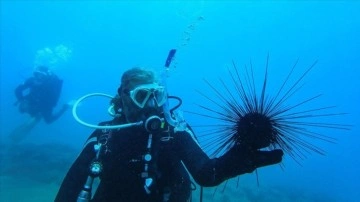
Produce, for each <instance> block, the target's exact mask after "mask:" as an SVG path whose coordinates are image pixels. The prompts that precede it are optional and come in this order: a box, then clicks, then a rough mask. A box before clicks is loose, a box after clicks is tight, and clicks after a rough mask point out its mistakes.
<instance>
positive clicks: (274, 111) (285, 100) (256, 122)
mask: <svg viewBox="0 0 360 202" xmlns="http://www.w3.org/2000/svg"><path fill="white" fill-rule="evenodd" d="M268 62H269V56H268V57H267V61H266V66H265V77H264V81H263V83H262V87H261V88H260V89H261V90H257V88H256V85H255V81H254V71H253V70H254V69H253V67H252V64H250V67H247V66H245V67H244V69H243V72H242V73H240V70H239V69H238V67H237V66H236V65H235V63H234V62H233V63H232V67H230V68H228V71H229V78H227V79H224V78H220V85H219V86H215V85H214V84H213V83H210V82H209V81H206V80H205V82H206V83H207V85H208V86H209V87H210V88H211V89H212V91H213V93H214V94H215V95H213V96H209V95H206V94H205V93H203V92H201V91H198V92H199V93H200V94H201V95H202V96H203V97H205V98H206V99H207V100H208V101H210V102H211V103H212V104H211V105H212V106H209V105H208V106H205V104H200V105H198V106H200V107H201V108H202V109H205V112H200V113H195V114H197V115H201V116H204V117H208V118H211V119H213V120H215V121H216V123H214V124H208V125H202V126H200V127H206V128H207V131H206V132H205V133H203V134H201V137H199V138H200V140H201V141H200V144H201V145H202V146H203V147H204V149H205V150H207V151H209V152H211V153H212V154H213V155H212V156H216V155H220V154H223V153H224V152H226V151H227V150H229V149H230V148H231V147H232V146H233V145H234V144H244V145H246V146H248V147H251V148H252V149H262V148H268V149H274V148H280V149H282V150H283V151H284V152H285V153H287V154H289V155H290V156H291V157H292V158H293V159H294V160H296V161H297V160H298V158H300V159H302V158H304V157H305V156H306V154H308V153H312V152H315V153H319V154H325V152H324V150H322V149H321V148H320V147H318V146H316V145H315V144H314V143H312V138H315V139H318V140H322V141H326V142H335V139H334V138H332V137H329V136H325V135H322V134H321V133H319V132H317V130H316V129H317V128H331V129H342V130H348V129H349V127H350V126H349V125H345V124H337V123H331V122H327V121H326V120H325V119H324V120H322V118H325V117H333V116H339V115H343V114H344V113H331V112H330V111H331V109H333V108H334V106H326V107H311V106H310V107H309V108H307V109H306V107H307V106H309V103H310V104H311V103H312V102H313V101H314V100H316V99H318V98H319V97H320V96H321V95H315V96H312V97H308V98H301V99H300V100H297V101H296V103H295V104H290V102H289V99H290V98H292V97H293V96H294V95H296V94H297V93H298V92H299V90H300V89H302V87H303V84H302V82H303V80H304V78H305V77H306V76H307V75H308V73H309V72H310V71H311V70H312V68H313V67H314V66H315V65H316V63H317V62H314V63H313V64H312V65H310V66H309V67H308V68H307V69H306V70H305V71H304V72H303V73H302V74H300V76H299V77H298V78H297V79H296V80H295V81H294V82H293V83H292V84H289V83H291V82H290V78H292V76H293V72H294V69H295V67H296V66H297V63H298V61H296V62H295V64H294V65H293V67H292V69H291V71H290V72H289V74H288V75H287V76H286V78H285V80H284V81H283V82H282V84H281V85H280V87H279V90H278V91H277V92H276V91H275V93H274V95H269V94H268V91H269V90H268ZM241 76H242V77H241ZM229 83H230V84H229ZM304 107H305V109H304ZM192 113H193V112H192ZM264 136H265V138H264Z"/></svg>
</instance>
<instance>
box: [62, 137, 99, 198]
mask: <svg viewBox="0 0 360 202" xmlns="http://www.w3.org/2000/svg"><path fill="white" fill-rule="evenodd" d="M96 133H97V131H95V132H94V133H93V135H92V136H95V134H96ZM92 136H91V137H92ZM95 143H96V142H95V141H93V142H90V143H87V144H86V146H85V148H84V149H83V151H82V152H81V154H80V155H79V156H78V158H77V159H76V161H75V162H74V163H73V165H72V166H71V168H70V169H69V171H68V173H67V174H66V176H65V178H64V180H63V182H62V184H61V187H60V189H59V192H58V193H57V195H56V198H55V202H68V201H76V200H77V197H78V195H79V193H80V191H81V190H82V189H83V186H84V184H85V182H86V179H87V177H88V175H89V166H90V163H91V161H92V160H93V159H94V157H95V151H94V144H95Z"/></svg>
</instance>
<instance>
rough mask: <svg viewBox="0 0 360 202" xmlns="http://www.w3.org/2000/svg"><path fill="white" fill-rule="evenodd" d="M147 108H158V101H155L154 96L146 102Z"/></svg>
mask: <svg viewBox="0 0 360 202" xmlns="http://www.w3.org/2000/svg"><path fill="white" fill-rule="evenodd" d="M145 106H146V107H149V108H155V107H156V101H155V98H154V96H151V97H150V98H149V100H148V101H147V102H146V105H145Z"/></svg>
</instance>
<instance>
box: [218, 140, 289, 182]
mask: <svg viewBox="0 0 360 202" xmlns="http://www.w3.org/2000/svg"><path fill="white" fill-rule="evenodd" d="M283 154H284V152H283V151H282V150H280V149H275V150H271V151H261V150H251V149H249V148H245V147H240V146H239V145H235V146H234V147H233V148H232V149H230V150H229V151H228V152H227V153H226V154H225V155H223V156H222V157H220V158H219V159H218V162H217V163H218V166H217V167H218V168H219V169H220V170H221V172H224V173H227V175H229V176H230V177H235V176H237V175H241V174H245V173H251V172H253V171H254V170H255V169H257V168H260V167H264V166H269V165H273V164H277V163H280V162H281V161H282V156H283Z"/></svg>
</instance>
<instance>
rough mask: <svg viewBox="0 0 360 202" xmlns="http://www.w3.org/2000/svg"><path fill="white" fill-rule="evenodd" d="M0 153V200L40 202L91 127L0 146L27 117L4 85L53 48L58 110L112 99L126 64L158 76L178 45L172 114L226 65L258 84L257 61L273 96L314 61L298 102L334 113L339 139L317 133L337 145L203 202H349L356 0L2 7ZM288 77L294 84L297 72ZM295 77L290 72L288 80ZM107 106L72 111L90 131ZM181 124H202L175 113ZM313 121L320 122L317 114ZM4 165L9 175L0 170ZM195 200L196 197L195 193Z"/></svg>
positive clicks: (359, 41)
mask: <svg viewBox="0 0 360 202" xmlns="http://www.w3.org/2000/svg"><path fill="white" fill-rule="evenodd" d="M0 5H1V12H0V13H1V14H0V15H1V17H0V20H1V23H0V26H1V41H0V43H1V56H0V65H1V74H0V76H1V81H0V82H1V83H0V87H1V90H0V93H1V98H0V99H1V106H0V107H1V110H0V113H1V117H0V118H1V119H0V120H1V146H2V147H3V148H4V149H3V150H2V152H1V156H0V157H1V159H0V163H1V164H2V166H1V167H2V168H1V169H0V171H1V172H0V201H24V200H27V201H51V200H53V198H54V196H55V194H56V192H57V189H58V187H59V184H60V182H61V180H62V177H63V176H64V175H65V173H66V171H67V169H68V167H69V166H70V164H71V163H72V161H73V160H74V159H75V158H76V156H77V153H78V152H79V151H80V150H81V148H82V145H83V143H84V141H85V140H86V138H87V137H88V135H89V134H90V133H91V132H92V129H89V128H86V127H84V126H82V125H79V124H78V123H76V122H75V120H74V119H73V117H72V115H71V113H70V111H69V112H67V113H66V114H65V115H64V116H63V117H61V118H60V119H59V120H58V121H57V122H55V123H53V124H51V125H46V124H45V123H40V124H39V125H37V126H36V127H35V128H34V129H33V131H31V134H29V135H28V137H27V138H26V139H25V140H24V141H23V142H22V143H21V144H19V145H17V146H16V147H14V148H12V149H9V148H8V146H9V145H7V135H8V134H9V133H10V132H11V131H12V130H13V129H14V128H15V127H16V126H17V125H18V124H20V123H22V122H24V121H26V120H27V118H28V117H26V115H22V114H19V113H18V111H17V109H16V107H14V106H13V103H14V102H15V97H14V93H13V90H14V88H15V87H16V86H17V85H18V84H19V83H21V82H23V81H24V79H25V78H26V77H28V76H30V75H31V73H32V70H33V66H34V62H35V57H36V54H37V51H39V50H43V49H44V48H46V47H48V48H50V49H54V48H55V47H56V46H58V45H63V46H65V47H67V48H69V50H71V51H72V54H71V57H70V58H68V60H66V61H62V62H61V63H60V62H59V64H58V65H57V66H56V68H54V72H55V73H57V74H58V75H59V76H60V77H61V78H62V79H63V80H64V86H63V93H62V96H61V99H60V101H59V106H60V105H61V104H63V103H66V102H68V101H70V100H73V99H77V98H79V97H81V96H82V95H85V94H87V93H92V92H103V93H107V94H110V95H114V94H115V93H116V91H117V88H118V86H119V83H120V77H121V74H122V72H123V71H125V70H127V69H128V68H130V67H133V66H145V67H149V68H153V69H155V70H158V71H160V70H162V67H163V65H164V62H165V59H166V56H167V53H168V51H169V50H170V49H172V48H176V49H178V52H177V55H176V59H175V60H174V61H173V62H174V63H173V64H174V66H173V67H172V70H171V72H170V77H169V79H168V87H169V91H170V94H174V95H178V96H180V97H182V99H183V101H184V103H183V106H182V108H183V109H184V110H187V111H197V110H198V107H197V106H196V105H195V104H194V103H202V99H204V98H203V97H201V96H200V95H199V94H197V93H196V90H202V91H204V92H210V90H209V87H207V86H206V85H205V84H204V82H203V79H204V78H205V79H207V80H209V81H211V82H213V83H214V85H218V86H219V84H216V83H217V81H218V77H219V76H220V77H222V78H229V77H228V76H229V75H228V74H227V71H226V66H227V65H229V64H231V62H232V61H235V62H236V64H237V65H238V66H240V67H241V66H243V65H244V64H249V63H250V60H251V62H252V64H253V67H254V72H255V79H256V80H257V81H260V82H259V85H261V80H262V79H263V72H264V67H265V62H266V57H267V55H268V54H269V55H270V62H269V83H270V84H269V86H270V89H269V92H272V91H275V90H273V89H274V88H276V89H277V88H279V86H281V83H282V81H283V80H284V78H285V76H286V74H287V73H288V72H289V71H290V69H291V66H292V65H293V63H294V62H295V61H296V60H297V59H299V65H298V67H299V71H298V72H297V73H298V74H299V72H303V71H304V70H305V69H306V68H307V67H308V66H309V65H311V64H312V63H313V62H314V61H315V60H318V61H319V62H318V64H317V65H316V68H315V69H314V70H312V71H311V73H310V74H309V75H308V76H307V77H306V79H305V81H304V83H305V85H304V88H303V90H302V91H301V92H299V94H298V96H300V97H301V96H302V95H304V96H308V95H316V94H319V93H321V94H323V96H322V97H321V99H320V101H319V102H317V103H314V104H313V105H311V104H310V107H313V108H315V107H318V106H332V105H336V106H337V108H336V110H335V112H347V113H349V114H348V115H345V116H341V117H331V118H330V121H335V122H337V123H342V124H351V125H352V127H351V130H350V131H342V130H324V131H321V132H323V133H326V135H329V136H331V137H334V138H336V139H337V143H336V144H328V143H324V142H321V141H315V140H314V144H316V145H318V146H320V147H321V148H323V149H324V150H326V151H327V153H326V155H325V156H321V155H318V154H309V155H307V158H306V159H303V160H301V161H300V162H301V165H299V164H298V163H296V162H295V161H294V160H293V159H291V158H290V157H289V156H287V155H286V156H285V158H284V160H283V167H284V168H283V169H282V168H281V167H280V166H272V167H267V168H262V169H259V170H258V172H259V179H260V186H257V184H256V176H255V174H249V175H244V176H241V177H240V181H239V183H240V185H239V187H237V186H236V181H235V182H233V183H232V184H231V183H230V184H228V185H227V188H226V189H225V191H224V193H221V191H219V190H222V188H221V189H218V191H217V194H216V196H215V198H213V196H212V193H213V191H212V190H211V189H209V190H208V191H207V192H206V195H205V197H206V201H239V200H241V201H359V198H360V193H359V191H358V189H357V187H359V186H360V183H359V182H360V174H359V172H358V170H359V169H358V167H359V166H360V161H359V158H358V155H359V154H360V149H359V148H360V147H359V146H358V142H359V141H360V138H359V136H358V134H359V127H358V126H359V119H358V117H357V116H358V115H359V114H360V108H359V107H358V103H360V102H359V101H360V90H359V87H358V86H359V81H358V80H359V75H360V68H359V67H360V62H359V53H360V38H359V36H358V35H359V33H360V14H359V10H360V3H358V2H356V1H349V2H345V1H344V2H341V1H329V2H321V1H319V2H312V1H306V2H305V1H304V2H301V1H299V2H287V1H282V2H271V1H265V2H257V3H251V2H237V1H233V2H230V1H229V2H222V1H221V2H220V1H211V2H208V1H193V2H190V1H189V2H187V1H168V2H165V1H158V2H156V1H154V2H145V1H134V2H130V1H126V2H120V1H119V2H118V1H108V2H100V1H54V2H52V1H1V2H0ZM297 76H300V74H299V75H297ZM295 78H296V76H295ZM107 104H108V100H107V99H106V98H94V99H90V100H89V101H88V102H86V103H84V104H83V106H82V107H81V110H80V113H81V116H82V117H83V118H84V119H86V120H87V121H89V122H91V123H97V122H99V121H102V120H108V119H110V117H109V116H108V115H107V112H106V110H107ZM185 116H186V117H185V118H186V119H187V120H188V122H189V123H190V124H195V125H196V124H197V123H199V122H201V121H203V120H202V119H201V118H199V117H198V116H194V115H192V114H186V113H185ZM319 119H321V117H320V118H319ZM8 168H13V170H11V169H8ZM194 199H196V200H197V199H198V196H197V195H196V196H194Z"/></svg>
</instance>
